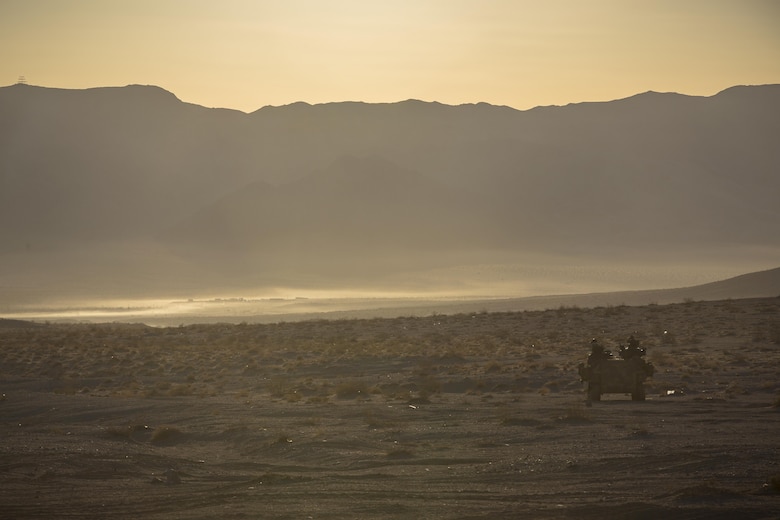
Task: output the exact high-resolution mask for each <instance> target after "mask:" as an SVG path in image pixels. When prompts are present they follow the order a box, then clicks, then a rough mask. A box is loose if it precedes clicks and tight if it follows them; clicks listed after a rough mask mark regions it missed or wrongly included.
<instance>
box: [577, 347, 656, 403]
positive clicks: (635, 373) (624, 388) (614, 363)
mask: <svg viewBox="0 0 780 520" xmlns="http://www.w3.org/2000/svg"><path fill="white" fill-rule="evenodd" d="M653 372H654V369H653V365H652V364H651V363H648V362H646V361H645V360H644V359H642V358H640V357H634V358H631V359H605V360H602V361H600V362H599V363H596V364H595V365H592V366H591V365H587V366H586V365H584V364H581V365H580V367H579V373H580V378H581V379H582V380H583V381H587V383H588V399H589V400H591V401H600V400H601V396H602V395H603V394H631V399H632V400H634V401H644V400H645V385H644V383H645V380H646V379H647V378H648V377H650V376H652V375H653Z"/></svg>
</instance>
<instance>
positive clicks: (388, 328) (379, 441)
mask: <svg viewBox="0 0 780 520" xmlns="http://www.w3.org/2000/svg"><path fill="white" fill-rule="evenodd" d="M0 325H2V327H0V392H2V401H0V418H1V421H0V435H2V438H3V440H4V441H3V444H2V446H0V483H2V485H0V505H1V506H2V507H0V517H2V518H65V517H74V518H109V517H110V518H139V517H142V518H145V519H155V518H159V519H175V518H182V519H183V518H226V519H230V518H269V519H283V518H333V519H336V518H339V519H343V518H432V519H435V518H441V519H472V518H491V519H493V518H594V519H595V518H658V517H665V518H669V519H694V518H708V519H709V518H724V519H725V518H780V514H778V511H780V466H778V461H780V444H778V442H777V432H778V431H780V377H779V376H780V299H777V298H766V299H754V300H733V301H732V300H729V301H718V302H687V303H681V304H673V305H650V306H642V307H628V306H618V307H599V308H592V309H582V308H576V307H572V308H565V307H561V308H559V309H556V310H548V311H528V312H496V313H488V312H482V313H463V314H453V315H435V316H428V317H406V318H394V319H383V318H375V319H344V320H313V321H302V322H297V323H276V324H264V325H263V324H257V325H246V324H243V325H227V324H210V325H191V326H182V327H172V328H152V327H147V326H144V325H124V324H91V325H86V324H48V325H33V324H27V323H22V322H10V321H9V322H2V321H0ZM629 334H635V335H636V336H637V337H638V338H639V339H640V340H641V341H642V343H643V345H644V346H645V347H646V348H647V350H648V354H647V359H648V360H649V361H651V362H652V363H653V364H654V365H655V368H656V373H655V375H654V377H653V378H652V379H651V380H649V381H648V382H647V385H646V387H647V396H648V398H647V401H645V402H633V401H631V400H630V397H628V396H625V395H620V394H617V395H608V396H605V399H604V400H603V401H601V402H594V403H586V401H585V393H584V384H583V383H581V382H580V381H579V379H578V376H577V365H578V364H579V363H580V362H583V361H585V358H586V356H587V354H588V343H589V342H590V339H591V338H592V337H598V338H599V339H600V340H601V341H602V343H604V344H605V345H606V346H607V347H608V348H612V349H613V350H614V351H616V350H617V346H618V344H620V343H622V342H624V341H625V339H626V337H627V336H628V335H629Z"/></svg>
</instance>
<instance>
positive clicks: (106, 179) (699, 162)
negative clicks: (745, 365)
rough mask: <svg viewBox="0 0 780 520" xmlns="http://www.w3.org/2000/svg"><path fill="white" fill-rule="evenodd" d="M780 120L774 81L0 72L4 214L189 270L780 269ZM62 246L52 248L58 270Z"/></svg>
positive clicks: (9, 231) (19, 227)
mask: <svg viewBox="0 0 780 520" xmlns="http://www.w3.org/2000/svg"><path fill="white" fill-rule="evenodd" d="M65 98H67V99H65ZM777 114H780V85H764V86H737V87H731V88H728V89H724V90H723V91H721V92H719V93H717V94H715V95H713V96H687V95H684V94H675V93H653V92H648V93H642V94H637V95H635V96H630V97H628V98H624V99H622V100H615V101H610V102H586V103H577V104H569V105H565V106H550V107H536V108H533V109H529V110H516V109H514V108H511V107H505V106H496V105H490V104H486V103H477V104H464V105H444V104H441V103H437V102H426V101H420V100H406V101H400V102H396V103H380V104H371V103H362V102H337V103H325V104H317V105H310V104H307V103H294V104H291V105H285V106H282V107H262V108H260V109H258V110H256V111H254V112H251V113H244V112H239V111H232V110H229V109H221V108H217V109H213V108H205V107H200V106H198V105H193V104H189V103H186V102H183V101H181V100H179V99H178V98H177V97H176V96H175V95H174V94H172V93H170V92H168V91H166V90H164V89H161V88H159V87H154V86H140V85H133V86H128V87H110V88H97V89H87V90H81V91H68V90H65V89H47V88H46V87H35V86H30V85H14V86H11V87H1V88H0V157H1V158H2V160H1V161H0V218H1V219H2V220H3V222H12V223H13V225H10V226H4V227H3V228H2V229H0V255H2V254H5V255H11V256H13V258H21V257H22V256H24V255H26V254H28V253H29V254H33V253H34V252H36V251H47V252H48V253H56V252H57V251H59V250H61V249H62V250H64V249H82V250H85V251H87V250H90V251H91V250H96V249H100V248H102V247H103V245H104V244H109V243H110V244H118V243H139V244H140V243H146V244H153V245H152V246H150V247H151V249H152V250H155V251H161V252H162V253H161V254H163V255H164V256H165V257H166V258H179V259H180V260H176V261H174V262H173V264H174V265H180V264H182V263H184V264H186V265H189V266H192V268H193V269H194V272H201V271H202V270H224V271H230V272H228V273H225V274H224V276H225V277H230V276H232V277H233V278H234V280H239V279H240V278H241V277H242V276H243V277H247V278H252V279H257V278H262V279H264V280H273V279H274V276H275V275H276V274H275V273H277V272H278V271H280V270H283V271H285V272H287V273H288V274H289V276H291V277H294V276H295V272H301V273H318V272H320V269H319V268H320V266H321V265H329V266H330V267H329V268H328V269H326V276H327V277H328V278H332V279H333V280H334V281H335V280H342V279H343V280H344V282H345V283H349V280H350V277H351V275H352V273H354V272H357V271H360V272H366V273H370V272H374V273H375V274H377V275H380V274H384V273H385V272H386V271H388V270H392V269H398V268H399V266H400V265H402V266H403V269H412V268H413V267H414V266H415V265H422V266H424V268H425V269H430V268H434V267H435V266H437V265H439V266H442V267H447V266H451V265H454V264H457V262H461V261H463V262H474V261H477V262H480V263H504V259H505V258H506V257H511V258H515V257H517V255H521V256H522V255H528V254H530V253H534V254H537V253H538V254H541V253H549V254H552V255H557V256H563V257H566V256H572V257H577V256H579V255H584V257H589V258H594V257H603V256H605V255H607V254H609V255H613V256H614V257H615V258H620V257H621V256H625V257H634V258H636V257H640V258H641V257H643V256H644V257H647V258H659V257H661V258H675V257H681V258H682V257H685V258H688V259H690V258H695V257H696V256H698V255H701V254H703V253H702V252H703V251H707V252H708V253H707V254H708V255H709V256H711V257H713V258H720V257H723V258H727V257H728V258H729V259H726V260H723V262H725V263H729V262H733V257H734V256H735V255H734V254H732V253H730V251H733V250H734V249H735V248H737V249H744V250H745V251H758V250H762V251H765V252H766V256H765V257H762V258H764V260H762V261H763V262H764V264H763V265H774V263H775V260H776V259H778V258H780V256H777V254H776V253H774V252H772V251H777V250H778V249H780V243H779V242H780V238H779V237H780V229H779V226H780V225H779V224H778V223H779V222H780V210H778V208H777V205H776V202H775V200H774V199H775V198H776V193H778V192H780V180H779V179H778V178H777V175H776V172H777V171H780V149H779V148H778V147H777V146H776V137H777V136H778V135H780V118H777V117H776V115H777ZM349 158H351V159H349ZM350 161H352V162H351V163H350ZM349 164H352V166H349ZM388 165H389V166H388ZM350 168H351V169H350ZM339 169H340V170H339ZM220 226H223V227H220ZM315 246H316V247H315ZM369 246H370V247H369ZM223 248H226V249H225V250H223ZM228 250H229V252H228ZM453 251H457V252H458V254H456V255H453V254H452V252H453ZM230 255H233V256H232V257H231V256H230ZM236 255H238V256H242V255H243V258H244V259H243V260H241V261H240V262H239V261H238V260H236V258H235V257H236ZM11 256H8V257H7V258H10V257H11ZM95 256H96V257H101V258H103V257H102V255H95ZM493 257H496V258H498V257H500V260H499V261H496V262H493V261H492V258H493ZM56 258H57V256H56V254H55V255H53V256H52V259H51V260H41V262H43V264H44V265H45V266H46V267H45V268H46V269H47V270H50V271H53V272H55V273H57V272H60V271H62V272H65V271H67V270H63V266H64V265H65V260H62V262H61V263H59V264H58V263H57V261H56ZM0 261H3V262H6V263H5V265H11V263H10V261H7V260H3V258H2V257H0ZM87 261H89V260H87ZM14 262H16V260H14ZM122 262H124V260H123V261H122ZM148 262H150V265H151V263H152V259H151V258H150V259H149V260H148ZM103 263H104V264H105V263H106V261H103ZM238 264H240V266H239V267H236V268H235V269H234V266H236V265H238ZM16 265H17V264H15V263H14V264H13V266H12V267H13V269H12V268H9V269H7V271H8V272H9V273H11V274H9V275H7V277H9V278H10V277H12V275H15V274H16V273H15V271H14V269H15V268H16ZM156 265H160V266H161V265H164V264H163V263H160V264H156ZM744 265H745V264H744V263H742V264H740V267H739V269H742V267H743V266H744ZM214 266H230V267H224V268H222V267H216V269H215V267H214ZM23 267H24V270H25V272H29V269H32V267H27V266H23ZM739 269H737V268H735V267H729V269H728V270H729V271H731V272H733V271H734V270H739ZM150 270H153V268H152V267H148V268H144V269H143V272H148V271H150ZM166 274H168V273H167V272H163V271H161V272H160V274H159V276H165V275H166ZM174 274H175V273H174ZM63 276H64V275H63ZM171 276H173V275H171ZM324 276H325V275H324ZM33 278H34V277H33ZM369 278H370V277H369ZM236 283H238V282H236ZM334 283H335V282H334ZM1 284H2V279H1V278H0V285H1Z"/></svg>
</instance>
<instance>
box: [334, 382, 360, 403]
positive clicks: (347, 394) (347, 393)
mask: <svg viewBox="0 0 780 520" xmlns="http://www.w3.org/2000/svg"><path fill="white" fill-rule="evenodd" d="M366 395H368V385H367V384H366V383H364V382H363V381H356V380H353V381H344V382H342V383H339V384H338V385H336V397H338V398H339V399H355V398H356V397H361V396H366Z"/></svg>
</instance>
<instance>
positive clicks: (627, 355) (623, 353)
mask: <svg viewBox="0 0 780 520" xmlns="http://www.w3.org/2000/svg"><path fill="white" fill-rule="evenodd" d="M644 355H645V349H644V348H642V347H640V346H639V340H638V339H636V338H635V337H634V335H633V334H632V335H631V336H629V337H628V346H625V347H623V346H621V347H620V357H622V358H623V359H631V358H635V357H642V356H644Z"/></svg>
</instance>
